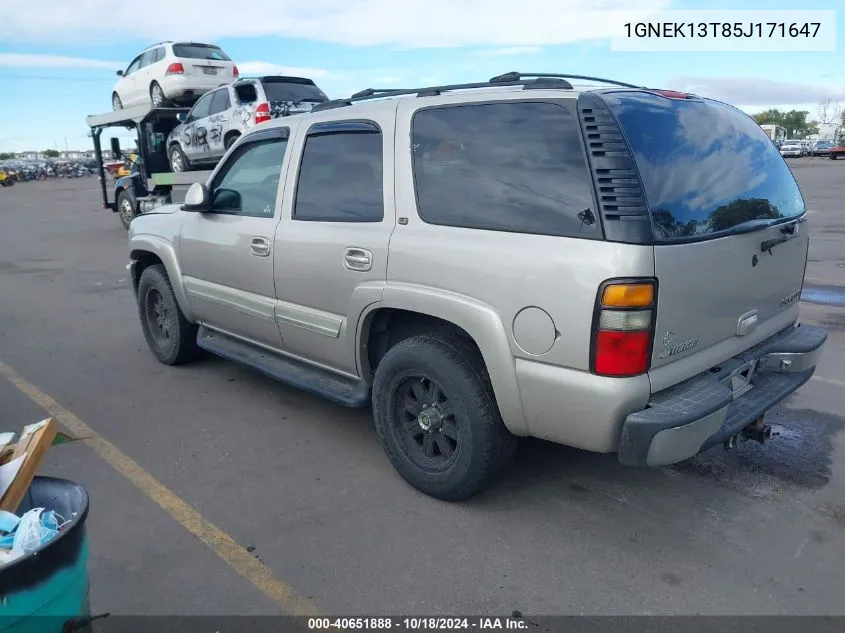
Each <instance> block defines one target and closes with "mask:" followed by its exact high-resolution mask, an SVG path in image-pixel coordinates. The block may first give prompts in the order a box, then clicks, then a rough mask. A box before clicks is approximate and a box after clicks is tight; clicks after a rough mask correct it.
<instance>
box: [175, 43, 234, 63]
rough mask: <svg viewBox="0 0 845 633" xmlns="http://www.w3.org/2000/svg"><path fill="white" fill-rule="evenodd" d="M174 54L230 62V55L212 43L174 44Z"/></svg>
mask: <svg viewBox="0 0 845 633" xmlns="http://www.w3.org/2000/svg"><path fill="white" fill-rule="evenodd" d="M173 54H174V55H175V56H176V57H182V58H186V59H214V60H217V61H219V62H230V61H232V60H231V59H229V56H228V55H227V54H226V53H224V52H223V51H222V50H221V49H220V47H218V46H212V45H211V44H174V45H173Z"/></svg>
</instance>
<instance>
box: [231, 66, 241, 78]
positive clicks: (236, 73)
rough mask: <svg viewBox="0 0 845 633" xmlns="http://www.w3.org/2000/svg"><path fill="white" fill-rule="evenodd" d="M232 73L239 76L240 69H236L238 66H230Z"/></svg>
mask: <svg viewBox="0 0 845 633" xmlns="http://www.w3.org/2000/svg"><path fill="white" fill-rule="evenodd" d="M232 74H233V75H234V76H235V77H240V76H241V71H239V70H238V67H237V66H233V67H232Z"/></svg>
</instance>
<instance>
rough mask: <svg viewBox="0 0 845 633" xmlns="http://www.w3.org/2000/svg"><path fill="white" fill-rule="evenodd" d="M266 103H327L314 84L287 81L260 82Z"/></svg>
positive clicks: (326, 99) (326, 98) (324, 96)
mask: <svg viewBox="0 0 845 633" xmlns="http://www.w3.org/2000/svg"><path fill="white" fill-rule="evenodd" d="M261 85H262V86H264V94H265V95H266V97H267V101H293V102H298V101H317V102H323V101H328V97H326V95H325V93H323V91H322V90H320V89H319V88H318V87H317V86H315V85H314V84H302V83H293V82H288V81H262V82H261Z"/></svg>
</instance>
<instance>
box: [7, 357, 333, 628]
mask: <svg viewBox="0 0 845 633" xmlns="http://www.w3.org/2000/svg"><path fill="white" fill-rule="evenodd" d="M0 376H2V377H3V378H5V379H6V380H8V381H9V382H10V383H12V384H13V385H14V386H15V387H17V389H18V390H19V391H21V392H22V393H24V394H25V395H26V396H27V397H28V398H29V399H30V400H32V401H33V402H34V403H35V404H37V405H38V406H40V407H41V408H42V409H43V410H44V411H46V412H47V414H49V415H50V416H52V417H53V418H54V419H55V420H56V421H57V422H59V423H60V424H61V425H62V426H64V427H65V428H66V429H68V430H69V431H70V432H71V433H72V434H74V435H76V436H78V437H81V438H86V439H84V440H83V441H84V442H85V443H86V444H87V445H88V446H90V447H91V448H92V449H93V450H94V452H96V453H97V454H98V455H99V456H100V457H102V458H103V459H104V460H106V462H108V463H109V465H111V467H112V468H114V469H115V470H116V471H117V472H119V473H120V474H121V475H123V476H124V477H126V478H127V479H128V480H129V481H131V482H132V483H133V484H135V486H136V487H137V488H138V489H140V490H141V492H143V493H144V494H145V495H146V496H148V497H149V498H150V499H152V500H153V501H155V502H156V503H157V504H158V505H159V506H161V508H162V509H163V510H164V511H165V512H167V513H168V514H169V515H170V516H171V517H173V518H174V519H175V520H176V521H177V522H178V523H179V524H180V525H181V526H182V527H184V528H185V529H186V530H188V531H189V532H191V533H192V534H193V535H194V536H196V537H197V538H198V539H199V540H201V541H202V542H203V543H205V544H206V545H208V547H210V548H211V549H212V550H214V552H215V553H216V554H217V555H218V556H219V557H220V558H222V559H223V560H224V561H225V562H226V563H227V564H228V565H229V567H231V568H232V569H234V570H235V571H236V572H238V573H239V574H240V575H241V576H243V577H244V578H246V579H247V580H248V581H250V582H251V583H252V584H253V585H255V586H256V587H257V588H258V589H259V590H261V592H263V593H264V594H265V595H266V596H267V597H268V598H270V599H271V600H272V601H273V602H275V603H276V605H278V607H279V608H280V609H281V610H282V612H283V613H285V614H289V615H304V616H309V615H319V611H318V610H317V608H316V607H315V605H314V603H313V602H312V601H311V600H309V599H308V598H306V597H303V596H301V595H299V593H297V591H296V590H295V589H294V588H293V587H291V586H290V585H288V584H286V583H284V582H282V581H280V580H278V579H277V578H275V577H274V576H273V573H272V572H271V571H270V569H269V568H268V567H267V566H266V565H264V564H263V563H262V562H260V561H259V560H257V559H256V558H254V557H253V556H252V555H251V554H250V553H249V552H247V551H246V549H245V548H244V547H242V546H241V545H239V544H238V543H237V542H236V541H235V539H233V538H232V537H231V536H229V535H228V534H227V533H226V532H224V531H223V530H221V529H220V528H219V527H217V526H216V525H214V524H213V523H211V522H210V521H208V520H207V519H206V518H205V517H203V516H202V515H201V514H200V513H199V512H197V511H196V510H194V509H193V508H192V507H191V506H189V505H188V504H187V503H186V502H185V501H183V500H182V499H181V498H180V497H179V496H177V495H176V494H175V493H174V492H172V491H171V490H169V489H168V488H167V487H165V486H164V484H162V483H161V482H159V481H158V480H157V479H155V478H154V477H153V476H152V475H150V474H149V473H148V472H147V471H145V470H144V469H143V468H141V466H139V465H138V464H137V462H135V461H134V460H132V459H131V458H130V457H129V456H128V455H126V454H125V453H123V452H122V451H121V450H120V449H119V448H117V447H116V446H115V445H114V444H112V443H111V442H109V441H108V440H106V439H105V438H103V437H102V436H101V435H100V434H99V433H97V432H96V431H95V430H94V429H92V428H91V427H90V426H88V425H87V424H85V422H83V421H82V420H80V419H79V418H78V417H76V416H75V415H74V414H73V413H71V412H70V411H68V410H67V409H65V408H64V407H63V406H62V405H60V404H59V403H58V402H56V401H55V400H53V398H51V397H50V396H48V395H47V394H46V393H44V392H43V391H41V390H40V389H39V388H38V387H36V386H35V385H33V384H32V383H31V382H28V381H27V380H26V379H24V378H23V377H21V376H20V375H19V374H18V373H17V372H16V371H15V370H14V369H12V368H11V367H9V366H8V365H6V364H4V363H3V362H0Z"/></svg>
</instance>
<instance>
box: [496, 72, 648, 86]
mask: <svg viewBox="0 0 845 633" xmlns="http://www.w3.org/2000/svg"><path fill="white" fill-rule="evenodd" d="M526 77H534V78H536V79H541V80H542V79H583V80H585V81H598V82H601V83H604V84H613V85H615V86H622V87H624V88H645V86H635V85H634V84H627V83H624V82H622V81H616V80H614V79H603V78H602V77H590V76H589V75H569V74H560V73H518V72H510V73H505V74H504V75H498V76H496V77H492V78H491V79H490V83H491V84H505V83H512V82H514V81H520V80H523V79H525V78H526Z"/></svg>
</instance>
